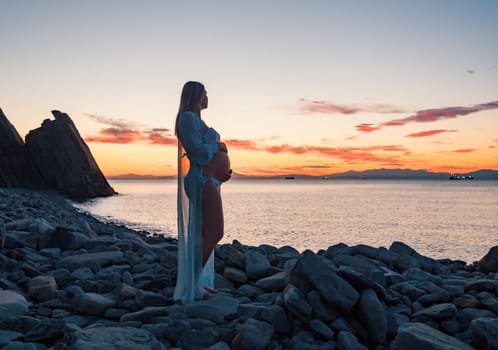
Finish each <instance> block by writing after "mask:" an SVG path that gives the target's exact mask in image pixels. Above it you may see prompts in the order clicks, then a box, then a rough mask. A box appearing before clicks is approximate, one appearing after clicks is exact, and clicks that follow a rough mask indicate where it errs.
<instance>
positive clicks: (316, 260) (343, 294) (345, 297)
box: [290, 250, 360, 312]
mask: <svg viewBox="0 0 498 350" xmlns="http://www.w3.org/2000/svg"><path fill="white" fill-rule="evenodd" d="M294 279H297V280H307V281H309V282H310V283H311V285H312V286H313V287H314V289H316V290H317V291H318V292H319V293H320V296H321V297H322V298H323V299H324V300H325V301H326V302H327V303H329V304H331V305H333V306H335V307H336V308H338V309H339V310H341V311H345V312H347V311H349V310H351V309H352V307H353V306H354V305H355V304H356V302H357V301H358V299H359V298H360V295H359V294H358V292H357V291H356V290H355V289H354V288H353V287H352V286H351V285H350V284H349V283H348V282H346V281H345V280H344V279H343V278H341V277H340V276H339V275H338V274H337V273H336V272H334V271H333V270H332V269H331V268H330V266H329V265H327V264H326V263H325V262H323V261H322V259H321V258H320V257H318V256H317V255H316V254H314V253H313V252H312V251H310V250H306V251H305V252H304V253H303V254H302V256H301V258H299V260H298V262H297V263H296V265H295V267H294V269H293V270H292V271H291V274H290V281H291V283H293V280H294Z"/></svg>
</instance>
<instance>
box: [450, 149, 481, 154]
mask: <svg viewBox="0 0 498 350" xmlns="http://www.w3.org/2000/svg"><path fill="white" fill-rule="evenodd" d="M475 151H477V149H475V148H464V149H456V150H454V151H451V152H453V153H471V152H475Z"/></svg>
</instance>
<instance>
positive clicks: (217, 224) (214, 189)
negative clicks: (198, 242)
mask: <svg viewBox="0 0 498 350" xmlns="http://www.w3.org/2000/svg"><path fill="white" fill-rule="evenodd" d="M223 233H224V223H223V206H222V204H221V194H220V187H219V186H218V185H216V184H215V183H214V182H212V181H210V180H208V181H206V183H205V184H204V190H203V191H202V263H203V264H204V265H205V264H206V261H207V260H208V259H209V256H210V255H211V252H212V251H213V249H214V247H215V246H216V243H218V242H219V241H220V240H221V238H222V237H223Z"/></svg>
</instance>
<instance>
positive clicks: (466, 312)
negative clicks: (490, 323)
mask: <svg viewBox="0 0 498 350" xmlns="http://www.w3.org/2000/svg"><path fill="white" fill-rule="evenodd" d="M482 317H490V318H493V317H496V315H495V314H494V313H493V312H491V311H489V310H484V309H474V308H467V309H461V310H459V311H458V313H457V320H458V322H459V323H460V325H461V326H462V328H464V329H467V328H468V327H469V325H470V322H471V321H472V320H474V319H476V318H482Z"/></svg>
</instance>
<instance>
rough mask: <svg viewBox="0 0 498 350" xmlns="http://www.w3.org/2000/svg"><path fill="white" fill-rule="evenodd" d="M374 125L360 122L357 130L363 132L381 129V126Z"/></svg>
mask: <svg viewBox="0 0 498 350" xmlns="http://www.w3.org/2000/svg"><path fill="white" fill-rule="evenodd" d="M372 125H373V124H359V125H356V130H358V131H361V132H372V131H375V130H379V129H380V126H372Z"/></svg>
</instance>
